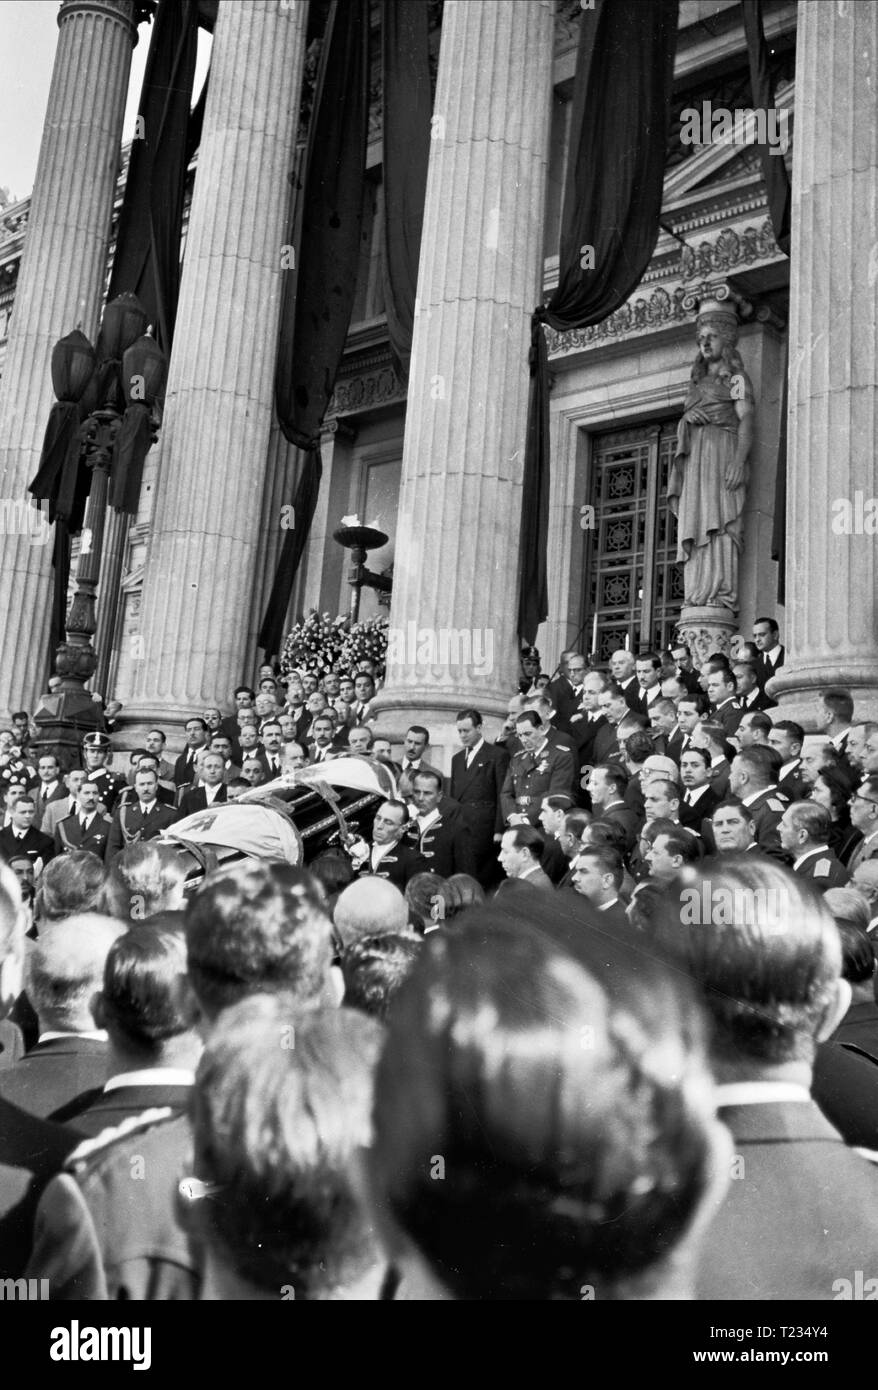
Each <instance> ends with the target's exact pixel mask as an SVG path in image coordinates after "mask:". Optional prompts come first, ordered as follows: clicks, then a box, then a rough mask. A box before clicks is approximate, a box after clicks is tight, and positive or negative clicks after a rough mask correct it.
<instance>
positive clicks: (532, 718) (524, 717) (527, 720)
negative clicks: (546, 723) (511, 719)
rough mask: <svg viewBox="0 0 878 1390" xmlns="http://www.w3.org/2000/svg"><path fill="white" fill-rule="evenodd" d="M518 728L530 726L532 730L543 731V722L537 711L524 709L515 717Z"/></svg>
mask: <svg viewBox="0 0 878 1390" xmlns="http://www.w3.org/2000/svg"><path fill="white" fill-rule="evenodd" d="M515 724H516V727H517V726H518V725H519V724H529V725H530V726H531V728H532V729H541V728H542V727H543V721H542V719H541V718H540V716H539V714H537V711H536V710H535V709H523V710H521V712H520V713H519V714H517V715H516V716H515Z"/></svg>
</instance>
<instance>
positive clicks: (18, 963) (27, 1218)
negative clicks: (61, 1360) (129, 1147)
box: [0, 863, 77, 1279]
mask: <svg viewBox="0 0 878 1390" xmlns="http://www.w3.org/2000/svg"><path fill="white" fill-rule="evenodd" d="M25 920H26V919H25V916H24V914H23V911H22V900H21V890H20V889H19V886H18V881H17V879H16V878H15V875H14V874H13V873H12V870H11V869H10V868H9V867H8V865H6V864H5V863H0V967H2V968H0V1015H2V1016H5V1015H6V1014H8V1013H9V1012H10V1010H11V1009H12V1007H13V1005H14V1003H15V1000H16V998H17V997H18V995H19V993H20V990H21V985H22V974H23V965H24V944H25V943H24V928H25ZM5 1074H6V1073H2V1075H5ZM76 1143H77V1135H76V1134H75V1133H72V1132H71V1133H67V1132H65V1131H64V1130H63V1129H62V1128H61V1126H60V1125H55V1124H50V1123H49V1122H47V1121H46V1120H42V1119H39V1118H38V1117H37V1116H35V1115H31V1114H29V1113H28V1112H27V1111H26V1110H22V1109H21V1107H20V1106H18V1105H14V1104H12V1102H11V1101H8V1100H6V1099H5V1098H4V1097H3V1096H2V1094H0V1278H4V1279H6V1278H17V1277H18V1276H19V1275H21V1274H22V1273H23V1271H24V1267H25V1264H26V1262H27V1258H28V1255H29V1253H30V1247H31V1240H32V1232H33V1218H34V1211H35V1208H36V1204H37V1199H38V1197H39V1194H40V1192H41V1190H42V1189H43V1187H44V1186H45V1185H46V1183H47V1182H48V1181H49V1179H50V1178H51V1177H52V1176H53V1175H54V1174H55V1173H57V1172H58V1171H59V1169H60V1168H61V1165H62V1164H63V1162H64V1160H65V1159H66V1157H67V1155H68V1154H69V1153H70V1151H71V1149H72V1148H73V1147H74V1146H75V1144H76Z"/></svg>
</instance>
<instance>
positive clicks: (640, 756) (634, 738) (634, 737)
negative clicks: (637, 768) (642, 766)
mask: <svg viewBox="0 0 878 1390" xmlns="http://www.w3.org/2000/svg"><path fill="white" fill-rule="evenodd" d="M623 746H624V748H625V752H626V753H627V754H628V757H629V758H630V759H631V761H632V762H633V763H645V762H646V760H647V758H649V757H651V755H652V754H653V753H654V752H655V744H654V743H653V741H652V739H651V738H650V736H649V734H644V733H637V734H629V736H628V738H626V740H625V743H624V745H623Z"/></svg>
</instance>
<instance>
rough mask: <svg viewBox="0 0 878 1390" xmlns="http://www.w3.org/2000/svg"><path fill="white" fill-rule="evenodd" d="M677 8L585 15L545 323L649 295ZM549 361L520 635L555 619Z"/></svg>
mask: <svg viewBox="0 0 878 1390" xmlns="http://www.w3.org/2000/svg"><path fill="white" fill-rule="evenodd" d="M677 8H678V7H677V0H651V3H650V4H648V5H644V4H643V3H642V2H641V0H596V3H595V8H594V9H593V10H583V12H582V14H581V16H580V20H579V23H580V31H579V47H578V50H577V57H576V78H575V87H574V98H573V110H572V113H571V126H570V153H569V157H568V163H567V176H566V182H565V188H564V211H563V216H562V222H561V246H560V258H559V280H558V288H557V290H556V291H555V293H554V294H553V295H552V297H551V299H550V300H549V303H548V304H547V305H545V306H543V307H541V308H540V309H538V310H537V311H536V313H535V315H534V320H533V333H534V334H535V335H537V336H542V335H543V328H542V323H543V322H545V323H548V324H549V325H551V327H552V328H555V329H558V330H560V331H563V330H565V329H568V328H583V327H586V326H587V325H589V324H594V323H600V322H601V320H603V319H605V318H607V317H608V315H610V314H612V313H614V312H615V310H616V309H618V308H619V307H620V306H621V305H622V304H624V303H625V300H626V299H627V298H628V296H629V295H630V294H631V292H632V291H633V290H634V288H635V286H636V285H638V284H639V282H640V280H641V279H642V278H643V274H644V272H645V270H646V268H647V266H648V265H649V262H650V258H651V257H652V253H653V251H654V249H655V243H656V239H657V237H658V232H659V216H660V214H661V203H662V187H663V182H664V171H665V149H666V140H667V130H668V121H669V117H670V107H671V96H672V93H673V81H674V55H675V53H676V44H677ZM548 398H549V380H548V353H547V352H545V351H544V350H543V349H542V348H538V349H535V348H534V347H533V346H532V349H531V388H530V398H529V403H528V426H527V440H526V450H525V462H524V479H523V488H522V526H521V538H520V557H521V560H520V571H519V613H518V630H519V635H520V637H521V639H522V641H523V642H526V643H528V644H530V643H533V642H534V641H535V639H536V635H537V628H538V626H539V624H540V623H541V622H543V621H544V619H545V618H546V617H547V616H548V586H547V581H546V546H547V540H548V525H549V516H548V508H549V464H550V459H549V410H548Z"/></svg>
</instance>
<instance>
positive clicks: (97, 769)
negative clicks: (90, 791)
mask: <svg viewBox="0 0 878 1390" xmlns="http://www.w3.org/2000/svg"><path fill="white" fill-rule="evenodd" d="M109 756H110V740H109V739H108V738H107V735H106V734H99V733H93V734H86V736H85V738H84V739H83V740H82V757H83V762H84V763H85V770H86V773H87V774H88V780H89V781H90V782H94V784H95V786H96V787H97V789H98V795H99V798H100V800H101V801H102V802H103V803H104V805H105V806H106V808H107V811H108V812H109V813H110V815H112V814H113V810H114V808H115V805H116V802H117V801H118V799H119V796H120V794H121V793H122V791H124V789H125V778H124V777H119V776H117V774H116V773H115V772H111V771H110V769H109V768H108V767H107V759H108V758H109Z"/></svg>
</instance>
